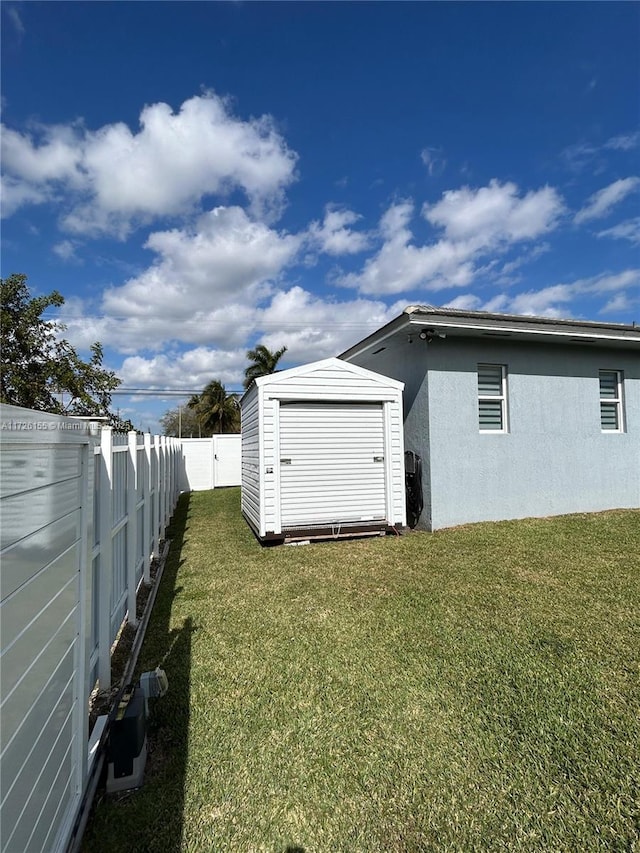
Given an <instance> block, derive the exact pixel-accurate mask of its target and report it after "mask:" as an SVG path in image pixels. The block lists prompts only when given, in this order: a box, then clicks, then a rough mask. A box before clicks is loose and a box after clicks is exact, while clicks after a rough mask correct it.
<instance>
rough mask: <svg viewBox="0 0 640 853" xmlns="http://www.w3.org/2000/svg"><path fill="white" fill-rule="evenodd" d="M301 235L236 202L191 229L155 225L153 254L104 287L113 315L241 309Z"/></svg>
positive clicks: (264, 288) (175, 316)
mask: <svg viewBox="0 0 640 853" xmlns="http://www.w3.org/2000/svg"><path fill="white" fill-rule="evenodd" d="M301 243H302V238H301V237H300V236H294V235H290V234H286V233H283V234H280V233H278V232H277V231H274V230H272V229H271V228H269V227H268V226H267V225H265V224H263V223H260V222H254V221H252V220H251V219H249V217H248V216H247V214H246V213H245V212H244V211H243V210H242V209H241V208H239V207H229V208H224V207H218V208H215V210H212V211H210V212H209V213H206V214H204V215H203V216H202V217H200V219H199V221H198V222H197V224H196V226H195V227H194V228H192V229H173V230H171V231H159V232H155V233H153V234H151V235H150V237H149V239H148V240H147V243H146V247H147V248H149V249H152V250H153V251H154V252H155V253H156V254H157V255H158V260H157V261H156V263H154V264H153V265H152V266H151V267H149V268H148V269H147V270H146V271H145V272H144V273H142V274H141V275H139V276H137V277H136V278H133V279H130V280H129V281H128V282H127V283H126V284H124V285H123V286H122V287H118V288H114V289H112V290H109V291H107V292H106V294H105V297H104V307H105V309H106V311H107V312H108V313H110V314H114V315H124V316H149V315H150V316H152V317H153V316H156V317H166V318H168V319H171V321H172V322H175V321H177V320H182V319H185V318H193V317H197V316H198V315H204V314H209V313H211V312H215V311H219V310H220V309H223V308H225V306H227V305H232V304H236V303H238V304H244V305H246V306H247V309H248V310H250V309H251V307H252V306H253V305H254V304H256V301H257V300H258V299H260V298H261V297H262V296H264V295H265V294H266V293H268V292H269V288H270V283H271V282H273V281H274V280H275V279H276V278H277V277H278V276H279V275H280V273H281V272H282V270H283V269H284V268H285V267H286V266H287V265H288V264H290V263H291V262H292V261H293V259H294V257H295V255H296V253H297V252H298V249H299V248H300V245H301Z"/></svg>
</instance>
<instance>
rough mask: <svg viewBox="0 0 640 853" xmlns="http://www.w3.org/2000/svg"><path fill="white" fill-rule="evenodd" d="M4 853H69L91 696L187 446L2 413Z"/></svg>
mask: <svg viewBox="0 0 640 853" xmlns="http://www.w3.org/2000/svg"><path fill="white" fill-rule="evenodd" d="M0 442H1V449H2V453H1V455H0V466H1V474H2V478H1V487H0V521H1V541H0V548H1V551H0V557H1V559H2V571H1V573H0V623H1V630H0V635H1V644H0V851H2V853H10V851H14V850H16V851H17V850H19V851H21V853H22V851H24V853H29V851H47V853H48V851H64V850H65V848H66V846H67V844H68V841H69V837H70V834H71V832H72V829H73V824H74V821H75V818H76V815H77V812H78V808H79V805H80V802H81V799H82V795H83V793H84V789H85V785H86V780H87V774H88V756H87V741H88V713H87V711H88V699H89V694H90V692H91V690H92V689H93V687H94V685H95V682H96V679H99V681H100V686H101V687H104V688H108V687H109V686H110V683H111V667H110V649H111V646H112V644H113V641H114V640H115V638H116V636H117V634H118V631H119V630H120V627H121V625H122V623H123V621H124V620H125V618H128V619H129V621H130V622H131V623H133V624H134V625H135V620H136V603H135V602H136V591H137V589H138V587H139V586H140V584H141V582H142V581H143V580H144V581H149V569H150V560H151V558H152V557H153V556H155V555H157V554H158V548H159V543H160V540H161V539H162V538H163V536H164V532H165V527H166V525H167V524H168V522H169V519H170V517H171V514H172V512H173V509H174V507H175V504H176V501H177V497H178V494H179V486H180V478H181V476H182V451H181V448H180V442H179V441H177V440H176V439H171V438H165V437H160V436H151V435H144V436H141V435H137V434H136V433H135V432H131V433H128V434H127V435H122V434H114V433H113V432H112V430H111V429H110V428H102V429H100V427H99V426H98V425H97V424H89V423H87V422H86V421H82V420H78V419H73V418H63V417H59V416H56V415H49V414H44V413H42V412H32V411H30V410H28V409H20V408H17V407H13V406H0Z"/></svg>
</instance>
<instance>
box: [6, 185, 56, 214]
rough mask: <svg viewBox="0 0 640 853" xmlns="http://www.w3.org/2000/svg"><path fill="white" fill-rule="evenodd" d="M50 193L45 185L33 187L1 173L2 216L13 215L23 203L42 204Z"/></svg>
mask: <svg viewBox="0 0 640 853" xmlns="http://www.w3.org/2000/svg"><path fill="white" fill-rule="evenodd" d="M50 195H51V193H50V191H49V189H48V188H46V187H45V188H40V187H34V186H31V185H30V184H27V183H25V182H24V181H19V180H16V179H15V178H12V177H10V176H8V175H3V176H2V182H1V189H0V198H1V204H2V218H3V219H8V218H9V217H10V216H13V214H14V213H15V212H16V210H18V209H19V208H20V207H23V206H24V205H25V204H44V202H46V201H48V200H49V198H50Z"/></svg>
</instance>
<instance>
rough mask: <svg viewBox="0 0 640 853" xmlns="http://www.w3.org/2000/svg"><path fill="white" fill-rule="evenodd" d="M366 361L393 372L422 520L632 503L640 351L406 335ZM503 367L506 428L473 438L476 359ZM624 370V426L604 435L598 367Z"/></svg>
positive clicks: (639, 499) (636, 478) (636, 495)
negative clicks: (417, 460) (401, 390)
mask: <svg viewBox="0 0 640 853" xmlns="http://www.w3.org/2000/svg"><path fill="white" fill-rule="evenodd" d="M388 344H389V345H388V346H387V348H386V349H385V351H383V352H381V353H379V354H378V355H376V356H373V355H369V356H366V357H363V356H360V357H359V358H358V359H357V363H359V364H361V365H362V366H363V367H367V368H369V369H372V370H377V371H379V372H380V373H383V374H386V375H388V376H392V377H393V378H396V379H400V380H402V381H404V382H405V383H406V390H405V444H406V447H407V449H411V450H415V451H416V452H417V453H419V454H420V455H421V456H422V457H423V466H424V467H423V491H424V497H425V509H424V511H423V514H422V516H421V521H420V524H419V526H420V527H426V528H428V529H434V530H435V529H438V528H441V527H449V526H453V525H456V524H463V523H467V522H474V521H491V520H500V519H507V518H524V517H528V516H545V515H559V514H563V513H571V512H592V511H599V510H603V509H611V508H618V507H620V508H622V507H638V506H640V355H639V354H638V353H637V352H634V351H632V350H630V349H618V348H610V349H605V348H602V347H598V348H596V347H588V346H580V345H570V346H569V345H554V346H549V345H546V344H529V343H523V342H506V341H498V340H495V341H491V340H486V339H484V340H480V339H472V338H469V339H463V338H454V337H448V338H446V339H444V340H443V339H439V338H436V339H435V340H434V341H433V342H432V343H430V344H429V345H426V344H425V343H424V342H422V341H420V340H419V339H417V340H416V339H414V342H413V343H412V344H409V343H408V341H407V335H406V334H404V335H402V336H397V337H396V338H395V339H392V340H391V341H389V342H388ZM482 362H484V363H494V364H505V365H507V370H508V413H509V432H508V433H507V434H502V433H500V434H486V433H480V432H479V428H478V402H477V365H478V363H482ZM600 369H616V370H622V371H624V380H625V381H624V390H625V415H626V431H625V432H624V433H622V434H618V433H615V434H614V433H602V432H601V429H600V403H599V399H600V398H599V384H598V371H599V370H600Z"/></svg>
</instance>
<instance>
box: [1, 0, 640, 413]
mask: <svg viewBox="0 0 640 853" xmlns="http://www.w3.org/2000/svg"><path fill="white" fill-rule="evenodd" d="M639 19H640V6H638V4H634V3H615V2H611V3H579V2H578V3H561V2H559V3H533V4H529V3H497V4H493V3H470V4H467V3H403V2H397V3H391V2H389V3H375V4H370V3H364V2H363V3H346V2H345V3H318V4H316V3H302V2H300V3H269V2H262V3H210V2H198V3H191V2H179V3H173V2H162V3H158V2H111V3H106V2H104V3H103V2H72V3H66V2H45V3H40V2H27V3H12V2H4V3H3V4H2V110H3V128H2V164H3V194H2V203H3V204H2V206H3V211H2V212H3V223H2V275H3V276H6V275H9V274H10V273H12V272H24V273H26V274H27V275H28V277H29V283H30V285H31V287H32V288H33V290H34V292H36V293H46V292H49V291H51V290H52V289H54V288H55V289H58V290H59V291H60V292H61V293H62V294H63V296H64V297H65V299H66V304H65V306H64V308H63V309H62V311H61V319H62V320H63V321H64V322H65V323H66V324H67V332H66V336H67V337H68V338H69V340H71V341H72V342H73V343H74V344H75V345H76V346H77V347H78V348H79V349H80V350H81V351H82V352H86V350H87V347H88V345H89V344H90V343H91V342H92V341H94V340H100V341H101V342H102V343H103V345H104V347H105V352H106V361H107V363H108V366H109V367H111V368H112V369H114V370H115V371H116V372H117V373H118V375H119V376H120V378H121V379H122V381H123V387H124V388H135V389H138V388H155V389H174V390H176V391H185V392H186V391H194V390H198V389H201V388H202V387H203V386H204V385H205V384H206V382H207V381H209V380H210V379H212V378H218V379H220V380H222V381H223V382H224V383H225V384H226V386H227V388H228V389H229V390H233V389H238V388H240V385H241V381H242V375H243V370H244V368H245V367H246V363H247V362H246V358H245V353H246V350H247V348H249V347H250V346H252V345H254V344H255V343H257V342H262V343H265V344H266V345H267V346H269V347H271V348H278V347H281V346H284V345H286V346H287V347H288V348H289V349H288V352H287V354H286V359H285V361H284V362H283V366H284V367H288V366H293V365H296V364H300V363H304V362H308V361H313V360H316V359H318V358H324V357H327V356H332V355H337V354H338V353H339V352H341V351H342V350H344V349H345V348H347V347H348V346H350V345H351V344H353V343H355V342H356V341H358V340H359V339H361V338H362V337H364V336H365V335H367V334H368V333H369V332H371V331H373V330H374V329H376V328H378V327H379V326H381V325H382V324H384V323H385V322H387V321H388V320H390V319H392V318H393V317H395V316H397V314H399V313H400V311H401V310H402V309H403V308H404V307H405V306H406V305H410V304H427V303H428V304H432V305H443V306H445V305H447V306H452V307H457V308H467V309H474V310H489V311H496V312H508V313H517V314H538V315H546V316H558V317H573V318H581V319H592V320H600V321H607V322H623V323H629V322H632V321H634V320H636V321H638V320H640V269H639V267H640V263H639V261H640V258H639V253H638V248H639V244H640V177H639V175H640V161H639V153H640V129H639V128H640V122H639V107H638V105H639V104H640V60H639V55H640V52H639V50H638V32H639V23H640V20H639ZM178 400H179V398H178V397H171V396H169V395H168V394H165V395H160V396H157V397H140V396H139V395H138V396H127V395H118V396H117V397H115V398H114V407H118V408H120V411H121V414H125V415H127V416H129V417H131V419H132V420H133V422H134V424H135V425H136V426H139V427H141V428H145V429H146V428H151V429H152V430H155V429H157V418H158V416H159V415H160V414H161V413H162V412H164V411H165V410H166V409H168V408H170V407H173V406H175V405H176V404H177V402H178Z"/></svg>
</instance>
